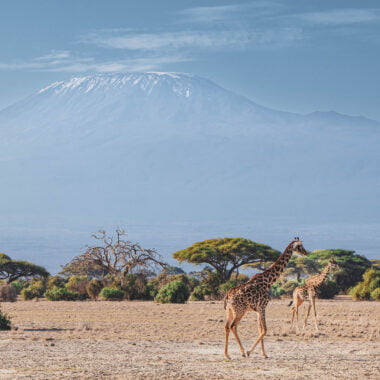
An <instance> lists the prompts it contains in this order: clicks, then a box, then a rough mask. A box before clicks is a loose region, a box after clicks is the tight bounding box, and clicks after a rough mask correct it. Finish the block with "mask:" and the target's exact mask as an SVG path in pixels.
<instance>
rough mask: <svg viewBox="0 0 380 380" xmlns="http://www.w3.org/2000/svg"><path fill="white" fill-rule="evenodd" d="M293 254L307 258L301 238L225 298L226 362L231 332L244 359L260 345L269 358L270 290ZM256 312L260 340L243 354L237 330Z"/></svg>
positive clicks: (228, 357) (263, 353) (296, 239)
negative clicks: (266, 344) (266, 339)
mask: <svg viewBox="0 0 380 380" xmlns="http://www.w3.org/2000/svg"><path fill="white" fill-rule="evenodd" d="M293 253H297V254H300V255H307V252H306V250H305V248H304V247H303V245H302V241H300V239H299V238H298V237H296V238H294V240H293V241H292V242H291V243H290V244H289V245H288V246H287V247H286V249H285V251H284V252H283V253H282V254H281V256H280V257H279V258H278V259H277V260H276V261H275V262H274V263H273V265H272V266H271V267H270V268H269V269H267V270H266V271H264V272H262V273H258V274H256V275H254V276H253V277H251V278H250V279H249V280H248V281H247V282H246V283H245V284H242V285H240V286H236V287H235V288H232V289H230V290H229V291H228V292H227V294H226V296H225V297H224V309H225V310H226V317H227V321H226V324H225V326H224V329H225V334H226V335H225V343H224V355H225V357H226V358H227V359H230V356H229V355H228V336H229V334H230V330H232V332H233V334H234V335H235V338H236V340H237V343H238V345H239V348H240V352H241V354H242V355H243V357H245V356H246V355H247V356H249V354H250V353H251V352H252V351H253V350H254V349H255V347H256V346H257V344H258V343H259V342H261V353H262V355H263V357H264V358H267V355H266V353H265V350H264V336H265V335H266V333H267V327H266V323H265V308H266V307H267V304H268V302H269V299H270V296H269V288H270V287H271V285H272V284H274V283H275V282H276V280H277V279H278V277H279V276H280V275H281V273H282V272H283V270H284V268H285V267H286V265H287V264H288V262H289V260H290V258H291V257H292V255H293ZM251 310H252V311H255V312H256V313H257V327H258V330H259V337H258V339H257V340H256V342H255V343H254V344H253V345H252V347H251V348H250V349H249V350H248V351H247V353H245V352H244V348H243V346H242V344H241V341H240V338H239V335H238V333H237V326H238V324H239V322H240V320H241V319H242V318H243V316H244V314H245V313H246V312H247V311H251Z"/></svg>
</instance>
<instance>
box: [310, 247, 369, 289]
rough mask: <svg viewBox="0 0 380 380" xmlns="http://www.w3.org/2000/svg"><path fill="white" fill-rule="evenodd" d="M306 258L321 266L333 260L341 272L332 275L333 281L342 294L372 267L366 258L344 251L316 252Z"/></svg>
mask: <svg viewBox="0 0 380 380" xmlns="http://www.w3.org/2000/svg"><path fill="white" fill-rule="evenodd" d="M308 258H310V259H311V260H315V261H317V260H318V261H319V262H320V263H321V266H325V265H326V264H327V263H328V262H329V261H330V260H332V259H333V260H334V261H335V262H336V263H337V264H338V265H339V266H340V267H341V270H340V271H338V272H337V273H335V274H334V275H333V280H334V281H335V282H336V283H337V285H338V286H339V289H340V291H342V292H347V291H348V289H349V288H351V287H352V286H354V285H355V284H356V283H357V282H359V281H360V280H361V278H362V275H363V273H364V272H365V271H366V270H367V269H368V268H370V267H371V266H372V264H371V262H370V261H369V260H368V259H367V258H366V257H364V256H361V255H356V254H355V251H349V250H345V249H324V250H317V251H313V252H311V253H310V254H309V255H308Z"/></svg>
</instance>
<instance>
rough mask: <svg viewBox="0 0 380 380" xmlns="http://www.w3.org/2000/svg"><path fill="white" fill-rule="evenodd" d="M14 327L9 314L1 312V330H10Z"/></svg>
mask: <svg viewBox="0 0 380 380" xmlns="http://www.w3.org/2000/svg"><path fill="white" fill-rule="evenodd" d="M11 327H12V323H11V321H10V319H9V317H8V315H7V314H4V313H3V312H2V311H1V310H0V330H10V329H11Z"/></svg>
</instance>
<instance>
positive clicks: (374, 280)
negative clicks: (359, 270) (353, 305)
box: [349, 268, 380, 301]
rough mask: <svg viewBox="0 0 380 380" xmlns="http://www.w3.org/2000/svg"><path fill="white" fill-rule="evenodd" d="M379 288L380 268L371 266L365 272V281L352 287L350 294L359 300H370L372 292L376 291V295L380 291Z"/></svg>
mask: <svg viewBox="0 0 380 380" xmlns="http://www.w3.org/2000/svg"><path fill="white" fill-rule="evenodd" d="M377 289H380V270H378V269H377V268H370V269H368V270H366V271H365V272H364V274H363V281H362V282H359V283H358V284H357V285H356V286H354V287H353V288H351V290H350V291H349V294H350V296H351V297H352V298H354V299H355V300H357V301H362V300H369V299H371V297H372V293H374V292H375V293H374V295H375V296H376V295H377V294H378V292H380V290H377ZM372 298H375V297H372ZM375 299H376V298H375Z"/></svg>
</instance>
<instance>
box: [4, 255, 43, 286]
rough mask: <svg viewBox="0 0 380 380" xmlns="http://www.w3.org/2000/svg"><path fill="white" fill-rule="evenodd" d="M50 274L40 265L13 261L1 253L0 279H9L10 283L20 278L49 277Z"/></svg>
mask: <svg viewBox="0 0 380 380" xmlns="http://www.w3.org/2000/svg"><path fill="white" fill-rule="evenodd" d="M48 275H49V272H48V271H47V270H46V269H45V268H43V267H41V266H38V265H35V264H33V263H30V262H29V261H19V260H12V259H11V258H10V257H9V256H7V255H5V254H4V253H0V278H2V279H7V280H8V281H9V282H12V281H15V280H17V279H19V278H29V277H47V276H48Z"/></svg>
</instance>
